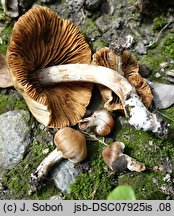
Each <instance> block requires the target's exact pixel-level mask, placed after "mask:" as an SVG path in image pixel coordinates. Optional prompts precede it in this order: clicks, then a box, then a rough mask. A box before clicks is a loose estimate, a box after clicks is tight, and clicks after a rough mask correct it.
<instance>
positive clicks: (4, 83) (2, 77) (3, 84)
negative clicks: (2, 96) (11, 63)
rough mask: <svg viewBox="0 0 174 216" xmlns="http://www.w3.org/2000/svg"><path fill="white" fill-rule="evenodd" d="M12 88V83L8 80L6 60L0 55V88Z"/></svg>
mask: <svg viewBox="0 0 174 216" xmlns="http://www.w3.org/2000/svg"><path fill="white" fill-rule="evenodd" d="M12 86H13V83H12V81H11V78H10V74H9V69H8V66H7V61H6V58H5V56H3V55H2V54H0V88H7V87H12Z"/></svg>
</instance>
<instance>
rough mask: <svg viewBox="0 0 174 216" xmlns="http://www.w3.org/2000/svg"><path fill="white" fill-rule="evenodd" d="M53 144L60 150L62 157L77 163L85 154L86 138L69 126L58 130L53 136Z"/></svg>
mask: <svg viewBox="0 0 174 216" xmlns="http://www.w3.org/2000/svg"><path fill="white" fill-rule="evenodd" d="M54 144H55V145H56V146H57V149H58V150H59V151H61V152H62V157H63V158H66V159H69V160H71V161H72V162H73V163H78V162H80V161H82V160H84V159H85V158H86V156H87V147H86V138H85V136H84V134H82V133H81V132H80V131H78V130H75V129H73V128H70V127H64V128H61V129H60V130H58V131H57V132H56V134H55V136H54Z"/></svg>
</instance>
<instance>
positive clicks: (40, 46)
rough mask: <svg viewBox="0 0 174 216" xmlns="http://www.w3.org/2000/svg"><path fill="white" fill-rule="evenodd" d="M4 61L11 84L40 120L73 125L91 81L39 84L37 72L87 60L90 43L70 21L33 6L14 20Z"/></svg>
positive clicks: (83, 109)
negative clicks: (49, 84) (9, 74)
mask: <svg viewBox="0 0 174 216" xmlns="http://www.w3.org/2000/svg"><path fill="white" fill-rule="evenodd" d="M7 60H8V64H9V68H10V73H11V78H12V81H13V84H14V87H15V88H16V89H17V90H18V91H19V92H20V93H21V94H22V95H23V97H24V99H25V100H26V103H27V105H28V107H29V109H30V111H31V113H32V114H33V115H34V116H35V118H36V119H37V120H38V121H39V122H41V123H43V124H44V125H46V126H48V127H52V128H54V127H56V128H61V127H65V126H69V125H75V124H76V123H77V122H78V121H79V120H80V118H81V117H82V116H83V115H84V114H85V112H86V106H87V105H88V104H89V101H90V98H91V94H92V93H91V91H92V84H89V83H81V82H78V84H77V83H60V84H56V85H54V86H42V85H41V83H40V82H39V81H38V79H37V75H36V70H37V71H38V70H39V69H43V68H45V67H50V66H53V65H59V64H70V63H82V64H83V63H85V64H89V63H90V61H91V50H90V48H89V45H88V44H87V43H86V42H85V38H84V36H83V35H82V34H81V33H80V31H79V29H78V28H77V27H76V26H75V25H74V24H73V23H72V22H71V21H70V20H65V19H62V18H60V17H59V16H58V15H57V14H56V13H54V12H53V11H52V10H51V9H49V8H48V7H42V6H34V7H33V8H31V9H30V10H29V11H27V12H26V13H25V14H24V15H22V16H21V17H20V18H19V19H18V21H17V22H16V23H15V25H14V28H13V32H12V35H11V39H10V44H9V47H8V51H7ZM77 73H78V71H77Z"/></svg>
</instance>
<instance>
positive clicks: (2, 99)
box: [0, 12, 174, 199]
mask: <svg viewBox="0 0 174 216" xmlns="http://www.w3.org/2000/svg"><path fill="white" fill-rule="evenodd" d="M4 19H5V18H4V14H3V13H2V12H1V13H0V22H1V23H5V21H4ZM154 21H155V22H156V21H158V23H156V24H155V25H156V26H155V27H153V28H154V30H155V31H159V30H160V28H162V27H163V26H164V25H165V23H164V21H165V20H164V19H163V23H162V24H161V23H159V21H160V19H156V20H154ZM157 24H158V25H157ZM12 25H13V24H7V26H6V28H4V30H3V31H1V32H2V34H1V37H0V52H1V53H4V54H5V53H6V49H7V46H8V41H9V35H10V31H11V28H12ZM86 31H87V32H89V35H90V32H95V33H96V36H98V35H99V34H100V32H99V31H98V29H96V26H94V25H93V22H92V20H88V22H87V23H86V25H85V26H84V29H83V32H84V33H85V34H86V36H88V35H87V33H86ZM102 43H103V42H102ZM91 46H94V47H95V49H96V47H97V46H98V47H99V46H102V45H101V43H100V41H99V44H96V41H94V43H93V45H92V44H91ZM137 59H138V61H139V62H140V63H143V64H146V65H147V66H149V67H150V69H152V71H153V74H152V75H151V77H150V79H151V80H156V81H163V82H164V81H165V79H164V78H160V79H157V78H155V76H154V74H155V72H158V71H159V70H160V67H159V64H160V63H161V62H164V61H168V60H169V59H171V60H174V30H171V31H170V33H166V34H165V36H163V37H162V39H160V40H159V42H158V43H157V44H155V45H154V46H153V47H151V48H149V49H148V53H147V55H144V56H137ZM173 67H174V66H173V65H170V66H169V69H170V68H171V69H172V68H173ZM14 91H15V90H14ZM15 108H19V109H27V106H26V104H25V102H24V101H23V99H22V97H20V96H19V95H16V94H13V93H12V91H10V90H5V91H4V90H1V92H0V113H3V112H6V111H8V110H13V109H15ZM160 112H161V114H162V116H163V118H165V119H166V120H167V121H168V122H169V123H170V124H171V127H173V128H174V107H173V106H172V107H170V108H168V109H166V110H162V111H160ZM37 130H38V131H37V132H36V133H37V134H39V136H41V137H42V136H44V131H41V130H39V129H37ZM172 133H173V134H174V132H172ZM114 137H115V138H116V139H117V140H119V141H122V142H124V143H125V145H126V147H125V153H126V154H128V155H130V156H132V157H134V158H135V159H137V160H139V161H141V162H143V163H145V165H146V167H147V170H146V171H145V172H143V173H136V172H130V171H126V172H124V173H121V174H119V175H117V174H116V173H113V172H112V171H111V170H109V169H108V167H107V166H106V165H105V164H104V162H103V160H102V157H101V151H102V149H103V148H104V147H105V146H103V145H102V144H100V143H97V142H90V141H88V142H89V143H88V150H89V151H88V152H89V154H88V158H87V159H86V160H85V161H84V162H83V163H81V164H82V165H83V164H85V163H89V166H90V170H88V171H85V172H83V173H82V174H80V175H79V176H77V177H76V181H75V183H74V184H72V185H71V192H70V194H69V195H67V194H64V198H65V199H106V198H107V196H108V194H109V192H111V190H112V189H114V188H115V187H117V186H118V185H122V184H129V185H131V186H132V187H133V188H134V190H135V194H136V198H137V199H166V197H167V196H169V198H170V199H174V195H173V194H169V193H168V192H165V191H163V190H161V187H162V186H166V187H172V182H170V181H169V182H165V181H164V180H163V178H164V177H165V175H166V173H165V172H164V171H160V170H154V167H155V166H160V165H163V162H164V160H166V159H167V160H168V161H169V162H170V164H172V165H173V164H174V161H173V157H174V146H173V144H174V140H173V138H172V137H171V138H169V139H164V140H161V139H158V138H155V137H154V136H153V135H152V134H151V133H148V132H143V131H137V130H135V129H134V128H132V127H130V126H128V125H126V124H125V125H123V126H122V129H121V130H119V132H118V133H117V134H114ZM47 147H48V148H49V149H50V151H51V150H52V148H53V146H52V145H50V143H48V142H43V141H42V139H41V141H37V140H34V141H33V142H32V143H31V145H30V147H29V149H28V152H27V153H26V155H25V157H24V159H23V161H22V162H20V163H19V164H18V165H17V166H16V167H15V168H14V169H13V170H11V171H9V172H8V173H6V174H5V175H4V177H3V180H2V183H3V185H6V186H7V187H8V188H10V189H11V193H10V195H9V196H8V195H7V197H6V198H7V199H48V198H50V197H51V196H53V195H56V194H58V193H59V192H58V190H57V189H56V188H55V186H54V185H53V184H52V180H51V179H50V178H49V176H48V179H47V181H46V182H45V184H46V187H43V188H42V189H41V190H39V191H38V192H37V193H35V194H33V195H32V196H30V197H29V196H28V195H27V191H28V189H29V177H30V174H31V172H32V171H33V170H34V169H35V168H36V167H37V165H38V164H39V163H40V161H41V160H42V159H43V158H44V157H45V155H44V154H43V150H44V149H46V148H47ZM172 171H174V170H172ZM171 177H173V172H172V173H171ZM154 180H155V182H156V183H154Z"/></svg>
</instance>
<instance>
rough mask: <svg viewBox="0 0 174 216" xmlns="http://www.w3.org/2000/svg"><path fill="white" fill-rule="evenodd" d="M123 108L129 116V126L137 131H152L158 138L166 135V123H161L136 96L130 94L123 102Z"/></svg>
mask: <svg viewBox="0 0 174 216" xmlns="http://www.w3.org/2000/svg"><path fill="white" fill-rule="evenodd" d="M125 108H126V110H127V113H128V116H129V118H128V122H129V124H130V125H132V126H134V127H135V128H136V129H137V130H144V131H152V132H153V133H155V134H156V136H158V137H165V136H166V135H167V133H168V125H167V123H165V122H163V121H162V119H161V118H159V117H157V115H156V114H154V113H151V112H149V110H148V109H147V108H146V107H145V106H144V104H143V103H142V102H141V101H140V99H139V97H138V95H137V94H134V93H132V94H131V95H130V97H129V98H127V99H126V100H125Z"/></svg>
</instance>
